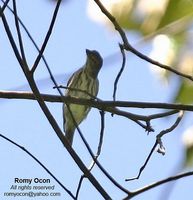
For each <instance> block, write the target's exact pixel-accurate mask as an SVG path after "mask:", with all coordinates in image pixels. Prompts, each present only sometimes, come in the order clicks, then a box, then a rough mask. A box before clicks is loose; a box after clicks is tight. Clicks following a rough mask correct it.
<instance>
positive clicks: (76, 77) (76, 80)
mask: <svg viewBox="0 0 193 200" xmlns="http://www.w3.org/2000/svg"><path fill="white" fill-rule="evenodd" d="M86 55H87V58H86V63H85V64H84V66H83V67H81V68H80V69H79V70H77V71H76V72H74V74H73V75H72V76H71V77H70V79H69V81H68V83H67V87H68V88H67V90H66V92H65V96H71V97H76V98H84V99H92V98H93V97H96V96H97V94H98V89H99V81H98V78H97V76H98V73H99V71H100V69H101V67H102V64H103V59H102V57H101V56H100V54H99V53H98V52H97V51H95V50H93V51H91V50H88V49H86ZM84 91H85V92H84ZM89 94H90V95H89ZM90 109H91V107H89V106H86V105H78V104H68V105H66V104H65V103H64V104H63V119H64V124H63V125H64V131H65V136H66V138H67V139H68V141H69V143H70V144H71V145H72V142H73V137H74V132H75V129H76V125H75V123H74V120H75V121H76V124H77V125H79V124H80V123H81V122H82V121H83V120H84V119H85V118H86V116H87V114H88V112H89V111H90ZM69 110H70V111H69ZM72 115H73V118H74V120H73V118H72Z"/></svg>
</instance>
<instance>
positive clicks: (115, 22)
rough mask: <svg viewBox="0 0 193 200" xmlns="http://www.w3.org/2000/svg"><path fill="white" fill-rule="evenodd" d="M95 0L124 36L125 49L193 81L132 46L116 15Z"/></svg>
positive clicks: (186, 75)
mask: <svg viewBox="0 0 193 200" xmlns="http://www.w3.org/2000/svg"><path fill="white" fill-rule="evenodd" d="M94 1H95V3H96V4H97V5H98V7H99V8H100V9H101V11H102V12H103V14H104V15H106V17H107V18H108V19H109V20H110V21H111V23H112V24H113V25H114V27H115V29H116V30H117V31H118V32H119V34H120V36H121V38H122V41H123V47H124V49H125V50H127V51H130V52H132V53H133V54H135V55H136V56H138V57H139V58H141V59H143V60H145V61H147V62H149V63H151V64H153V65H156V66H158V67H160V68H162V69H166V70H168V71H170V72H173V73H175V74H177V75H178V76H181V77H184V78H187V79H189V80H191V81H193V77H192V76H191V75H188V74H184V73H182V72H179V71H177V70H175V69H174V68H172V67H170V66H168V65H164V64H162V63H159V62H158V61H156V60H153V59H151V58H149V57H148V56H146V55H144V54H143V53H141V52H139V51H138V50H137V49H135V48H134V47H132V46H131V44H130V43H129V42H128V40H127V37H126V34H125V32H124V31H123V29H122V28H121V26H120V25H119V23H118V22H117V20H116V19H115V17H114V16H113V15H111V13H110V12H109V11H108V10H107V9H106V8H105V7H104V6H103V4H102V3H101V2H100V0H94Z"/></svg>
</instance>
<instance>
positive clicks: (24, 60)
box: [13, 0, 27, 66]
mask: <svg viewBox="0 0 193 200" xmlns="http://www.w3.org/2000/svg"><path fill="white" fill-rule="evenodd" d="M13 13H14V19H15V27H16V31H17V36H18V40H19V47H20V52H21V57H22V60H23V62H24V65H26V66H27V60H26V57H25V51H24V46H23V41H22V36H21V31H20V27H19V22H18V14H17V5H16V0H13Z"/></svg>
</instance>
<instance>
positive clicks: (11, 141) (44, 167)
mask: <svg viewBox="0 0 193 200" xmlns="http://www.w3.org/2000/svg"><path fill="white" fill-rule="evenodd" d="M0 137H1V138H3V139H5V140H6V141H8V142H10V143H11V144H13V145H15V146H16V147H18V148H19V149H21V150H22V151H24V152H25V153H27V154H28V155H29V156H30V157H31V158H33V159H34V160H35V161H36V162H37V163H38V164H39V165H40V166H41V167H42V168H43V169H44V170H45V171H46V172H47V173H48V174H49V175H50V176H51V177H52V178H53V179H54V180H55V181H56V182H57V183H58V184H59V185H60V186H61V187H62V188H63V189H64V190H65V191H66V192H67V193H68V194H69V195H70V196H71V197H72V198H73V199H75V197H74V195H73V194H72V193H71V191H70V190H68V189H67V188H66V187H65V186H64V185H63V184H62V183H61V182H60V181H59V180H58V179H57V178H56V177H55V176H54V175H53V174H52V172H50V170H49V169H48V168H47V167H46V166H45V165H44V164H43V163H42V162H40V161H39V160H38V159H37V158H36V157H35V156H34V155H33V154H32V153H30V152H29V151H28V150H27V149H26V148H24V147H23V146H21V145H19V144H17V143H16V142H14V141H13V140H11V139H9V138H7V137H6V136H4V135H2V134H0Z"/></svg>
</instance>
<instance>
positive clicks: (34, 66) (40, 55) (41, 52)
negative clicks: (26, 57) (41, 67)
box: [31, 0, 62, 73]
mask: <svg viewBox="0 0 193 200" xmlns="http://www.w3.org/2000/svg"><path fill="white" fill-rule="evenodd" d="M61 2H62V0H58V1H57V3H56V7H55V10H54V14H53V17H52V20H51V23H50V27H49V29H48V31H47V34H46V37H45V39H44V42H43V44H42V47H41V49H40V52H39V54H38V56H37V58H36V60H35V62H34V64H33V67H32V69H31V72H32V73H34V72H35V70H36V68H37V66H38V64H39V62H40V59H41V57H42V55H43V53H44V50H45V48H46V46H47V43H48V40H49V39H50V36H51V33H52V30H53V27H54V24H55V21H56V17H57V14H58V11H59V7H60V4H61Z"/></svg>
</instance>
